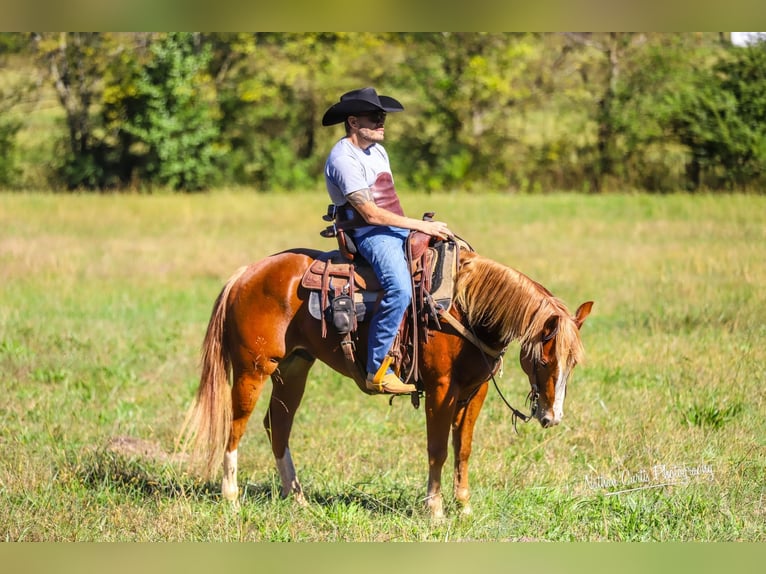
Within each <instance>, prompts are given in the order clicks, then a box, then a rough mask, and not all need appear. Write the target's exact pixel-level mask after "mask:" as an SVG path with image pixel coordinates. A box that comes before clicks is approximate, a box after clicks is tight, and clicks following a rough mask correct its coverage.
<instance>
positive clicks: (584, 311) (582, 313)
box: [574, 301, 593, 329]
mask: <svg viewBox="0 0 766 574" xmlns="http://www.w3.org/2000/svg"><path fill="white" fill-rule="evenodd" d="M591 309H593V301H587V302H585V303H583V304H582V305H580V306H579V307H578V308H577V313H575V317H574V320H575V324H576V325H577V328H578V329H579V328H580V327H582V324H583V323H585V319H586V318H587V317H588V315H590V311H591Z"/></svg>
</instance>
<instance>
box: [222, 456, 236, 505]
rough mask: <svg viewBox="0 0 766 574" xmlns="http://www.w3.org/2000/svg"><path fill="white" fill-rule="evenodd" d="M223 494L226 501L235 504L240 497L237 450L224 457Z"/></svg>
mask: <svg viewBox="0 0 766 574" xmlns="http://www.w3.org/2000/svg"><path fill="white" fill-rule="evenodd" d="M221 494H222V495H223V497H224V498H225V499H226V500H229V501H231V502H235V501H236V500H237V498H238V497H239V488H238V487H237V451H236V449H235V450H233V451H231V452H227V453H225V454H224V455H223V479H222V480H221Z"/></svg>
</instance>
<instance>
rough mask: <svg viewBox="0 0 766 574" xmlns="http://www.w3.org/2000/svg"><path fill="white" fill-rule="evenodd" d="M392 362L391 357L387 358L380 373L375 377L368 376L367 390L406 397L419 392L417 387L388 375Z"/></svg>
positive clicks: (391, 374) (381, 366)
mask: <svg viewBox="0 0 766 574" xmlns="http://www.w3.org/2000/svg"><path fill="white" fill-rule="evenodd" d="M392 360H393V358H392V357H391V356H390V355H388V356H386V358H385V359H383V363H382V364H381V365H380V368H379V369H378V372H377V373H375V375H374V376H370V375H368V376H367V381H366V385H367V390H368V391H374V392H377V393H388V394H391V395H406V394H409V393H414V392H417V390H418V389H417V387H415V385H410V384H407V383H403V382H402V381H401V380H399V377H397V376H396V375H395V374H393V373H386V371H387V370H388V367H389V365H390V364H391V361H392Z"/></svg>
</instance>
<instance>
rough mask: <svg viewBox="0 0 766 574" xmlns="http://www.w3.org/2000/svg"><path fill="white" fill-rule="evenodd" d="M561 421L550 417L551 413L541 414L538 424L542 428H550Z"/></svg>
mask: <svg viewBox="0 0 766 574" xmlns="http://www.w3.org/2000/svg"><path fill="white" fill-rule="evenodd" d="M560 422H561V421H560V420H559V419H556V418H554V417H552V416H551V415H543V418H541V419H540V425H541V426H542V427H543V428H544V429H547V428H550V427H555V426H556V425H557V424H559V423H560Z"/></svg>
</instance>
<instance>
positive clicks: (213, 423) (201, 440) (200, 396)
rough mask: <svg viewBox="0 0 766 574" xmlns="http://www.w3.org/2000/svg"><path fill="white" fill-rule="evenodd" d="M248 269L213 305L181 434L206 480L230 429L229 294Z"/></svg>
mask: <svg viewBox="0 0 766 574" xmlns="http://www.w3.org/2000/svg"><path fill="white" fill-rule="evenodd" d="M246 270H247V267H242V268H240V269H238V270H237V272H236V273H235V274H234V275H232V276H231V278H230V279H229V280H228V281H227V283H226V285H225V286H224V288H223V289H222V290H221V293H220V294H219V295H218V299H216V302H215V304H214V305H213V312H212V314H211V316H210V322H209V323H208V326H207V333H206V334H205V340H204V342H203V343H202V360H201V364H202V370H201V374H200V382H199V387H198V388H197V397H196V400H195V401H194V403H193V404H192V406H191V407H190V408H189V411H188V412H187V414H186V418H185V420H184V423H183V426H182V427H181V431H180V433H179V439H178V447H179V449H180V451H181V452H182V453H188V455H189V459H190V463H191V464H192V465H193V466H194V467H195V468H199V466H202V468H203V475H204V477H205V478H206V479H208V478H210V477H211V476H213V475H214V474H215V472H216V470H217V469H218V466H219V465H220V464H221V461H222V460H223V454H224V452H225V450H226V443H227V441H228V439H229V431H230V429H231V423H232V406H231V389H230V387H229V380H230V377H231V359H230V357H229V353H228V351H227V350H226V349H225V348H224V341H223V335H224V325H225V321H226V307H227V301H228V299H229V293H230V292H231V289H232V287H233V286H234V284H235V283H236V282H237V281H238V280H239V279H240V277H242V275H243V274H244V273H245V271H246Z"/></svg>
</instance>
